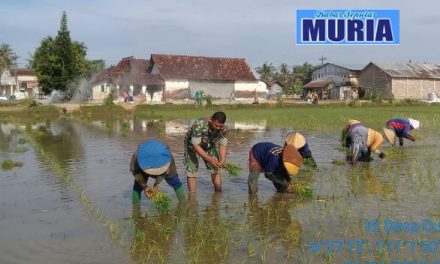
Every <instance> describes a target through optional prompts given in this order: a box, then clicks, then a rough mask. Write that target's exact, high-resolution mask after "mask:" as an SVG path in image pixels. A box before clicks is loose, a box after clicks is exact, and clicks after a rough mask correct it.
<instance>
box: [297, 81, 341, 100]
mask: <svg viewBox="0 0 440 264" xmlns="http://www.w3.org/2000/svg"><path fill="white" fill-rule="evenodd" d="M333 87H334V84H333V82H332V81H326V80H323V81H311V82H309V83H307V84H306V85H304V87H303V90H304V95H307V94H311V93H316V94H317V95H318V98H319V100H326V99H330V92H331V90H332V89H333Z"/></svg>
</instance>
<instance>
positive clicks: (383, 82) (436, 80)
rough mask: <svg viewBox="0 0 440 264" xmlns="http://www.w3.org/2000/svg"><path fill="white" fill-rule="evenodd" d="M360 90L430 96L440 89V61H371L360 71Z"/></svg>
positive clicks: (391, 95)
mask: <svg viewBox="0 0 440 264" xmlns="http://www.w3.org/2000/svg"><path fill="white" fill-rule="evenodd" d="M359 87H360V93H362V94H364V96H368V95H369V94H372V93H374V92H378V93H379V95H380V96H381V97H382V98H384V99H386V98H395V99H417V100H420V99H427V98H428V94H429V93H433V92H434V93H437V94H438V93H439V92H440V65H436V64H426V63H424V64H422V63H390V64H384V63H376V62H370V63H369V64H368V65H367V66H366V67H365V68H364V69H363V70H362V72H361V73H360V74H359Z"/></svg>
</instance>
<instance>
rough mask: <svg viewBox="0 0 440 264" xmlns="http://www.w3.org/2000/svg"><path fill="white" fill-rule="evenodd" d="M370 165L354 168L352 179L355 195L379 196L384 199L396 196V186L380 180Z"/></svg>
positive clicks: (365, 164)
mask: <svg viewBox="0 0 440 264" xmlns="http://www.w3.org/2000/svg"><path fill="white" fill-rule="evenodd" d="M370 165H371V164H369V163H364V164H362V166H359V168H358V167H353V169H352V172H351V174H352V176H351V177H350V183H351V186H352V192H353V194H355V195H357V194H362V193H365V194H377V195H380V196H382V197H389V196H392V195H393V194H395V192H396V186H395V185H391V184H389V183H388V182H385V181H384V179H381V178H379V177H378V176H377V172H375V170H374V169H373V168H371V167H370Z"/></svg>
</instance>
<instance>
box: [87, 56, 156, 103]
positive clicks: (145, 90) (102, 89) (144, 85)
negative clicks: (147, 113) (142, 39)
mask: <svg viewBox="0 0 440 264" xmlns="http://www.w3.org/2000/svg"><path fill="white" fill-rule="evenodd" d="M148 65H149V61H148V60H145V59H136V58H134V57H132V56H131V57H127V58H123V59H122V60H121V61H119V63H118V64H116V65H115V66H112V67H109V68H106V69H105V70H104V71H102V72H101V73H99V74H98V75H96V76H95V78H94V79H93V82H92V83H93V84H92V99H93V100H103V99H105V98H106V97H107V96H108V95H109V94H110V92H113V94H114V96H115V97H123V98H126V97H127V96H133V97H134V98H135V99H136V98H137V99H138V100H141V101H144V100H146V101H162V91H163V80H162V79H161V77H160V76H159V75H157V74H151V73H149V72H148Z"/></svg>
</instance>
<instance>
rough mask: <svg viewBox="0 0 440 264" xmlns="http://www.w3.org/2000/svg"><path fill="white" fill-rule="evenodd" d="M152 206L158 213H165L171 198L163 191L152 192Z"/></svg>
mask: <svg viewBox="0 0 440 264" xmlns="http://www.w3.org/2000/svg"><path fill="white" fill-rule="evenodd" d="M151 199H152V200H153V207H154V209H155V210H156V211H157V212H159V213H166V212H168V211H169V209H170V205H171V198H170V197H169V196H168V195H166V194H165V193H163V192H154V194H153V197H152V198H151Z"/></svg>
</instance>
